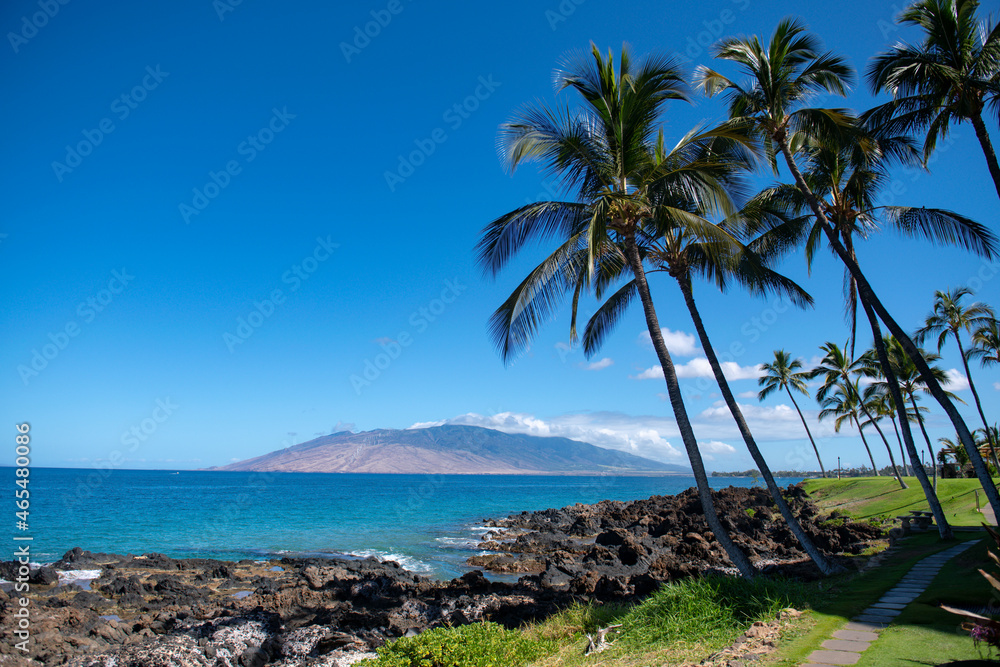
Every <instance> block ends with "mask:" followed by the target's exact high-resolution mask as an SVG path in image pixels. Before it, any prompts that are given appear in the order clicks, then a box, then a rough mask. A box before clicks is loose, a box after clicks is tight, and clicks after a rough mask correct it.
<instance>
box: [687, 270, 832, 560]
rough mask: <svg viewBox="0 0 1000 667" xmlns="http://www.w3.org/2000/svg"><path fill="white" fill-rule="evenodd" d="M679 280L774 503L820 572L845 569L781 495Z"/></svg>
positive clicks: (690, 295) (690, 296) (714, 370)
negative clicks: (818, 544) (828, 554)
mask: <svg viewBox="0 0 1000 667" xmlns="http://www.w3.org/2000/svg"><path fill="white" fill-rule="evenodd" d="M677 283H678V284H679V285H680V288H681V292H682V293H683V294H684V303H685V304H687V307H688V312H690V313H691V320H692V321H693V322H694V328H695V329H696V330H697V331H698V339H699V340H700V341H701V347H702V349H704V350H705V356H706V357H707V358H708V363H709V365H710V366H711V367H712V373H714V374H715V381H716V383H718V385H719V390H720V391H721V392H722V397H723V398H724V399H725V401H726V405H727V406H729V412H730V413H732V415H733V419H735V420H736V427H737V428H738V429H739V430H740V434H741V435H742V436H743V441H744V442H745V443H746V445H747V449H748V450H749V451H750V456H751V458H753V462H754V463H756V464H757V469H758V470H760V474H761V476H763V478H764V483H765V484H766V485H767V490H768V491H769V492H770V494H771V498H772V499H774V503H775V505H777V506H778V511H780V512H781V516H782V517H783V518H784V519H785V523H786V524H788V527H789V528H790V529H791V531H792V534H793V535H795V539H797V540H798V541H799V544H800V545H802V549H803V550H804V551H805V552H806V553H807V554H808V555H809V558H810V559H812V561H813V562H814V563H816V567H818V568H819V569H820V572H822V573H823V574H832V573H834V572H843V571H845V570H844V568H842V567H837V566H835V565H833V564H832V563H830V562H829V561H828V560H827V559H826V558H825V557H824V556H823V554H822V552H820V550H819V549H818V548H817V547H816V545H815V544H814V543H813V541H812V540H811V539H809V536H808V535H807V534H806V532H805V531H804V530H802V525H801V524H800V523H799V520H798V519H797V518H796V517H795V515H794V514H793V513H792V508H791V507H789V506H788V502H787V501H786V500H785V499H784V497H783V496H782V495H781V489H780V488H778V485H777V483H776V482H775V481H774V475H772V474H771V469H770V467H768V465H767V461H766V460H765V459H764V456H763V454H761V453H760V449H759V448H758V447H757V442H756V441H755V440H754V437H753V434H752V433H751V432H750V427H749V426H747V423H746V420H745V419H743V412H742V411H741V410H740V406H739V404H737V402H736V397H735V396H733V392H732V390H731V389H730V388H729V382H727V381H726V376H725V374H724V373H723V372H722V365H721V364H719V358H718V357H717V356H716V354H715V348H713V347H712V341H711V340H709V338H708V332H707V331H706V330H705V324H704V323H703V322H702V320H701V314H700V313H699V312H698V308H697V306H695V303H694V294H693V293H692V291H691V281H690V280H689V279H688V278H687V277H681V278H677ZM817 456H818V455H817Z"/></svg>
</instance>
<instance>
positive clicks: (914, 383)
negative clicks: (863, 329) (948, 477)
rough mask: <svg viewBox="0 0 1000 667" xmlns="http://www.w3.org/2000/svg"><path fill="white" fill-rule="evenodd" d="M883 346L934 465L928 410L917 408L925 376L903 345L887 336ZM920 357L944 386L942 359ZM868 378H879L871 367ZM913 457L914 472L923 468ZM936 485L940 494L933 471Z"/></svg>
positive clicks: (931, 499)
mask: <svg viewBox="0 0 1000 667" xmlns="http://www.w3.org/2000/svg"><path fill="white" fill-rule="evenodd" d="M883 345H884V347H885V349H886V351H887V355H888V358H889V366H890V368H891V369H892V372H893V375H894V376H895V377H896V380H897V382H898V387H899V389H900V390H901V392H902V393H903V394H904V395H905V396H906V398H907V399H909V402H910V407H909V408H907V409H906V411H905V412H906V414H907V415H908V418H909V419H910V420H912V421H916V422H917V425H918V426H919V427H920V432H921V433H922V434H923V436H924V441H925V442H926V443H927V450H928V451H929V452H930V455H931V463H932V464H933V462H934V458H935V454H934V446H933V445H932V444H931V439H930V436H929V435H928V434H927V426H926V423H925V422H924V418H923V413H924V412H927V408H925V407H923V406H920V405H918V401H917V397H918V394H919V393H925V392H927V384H926V383H925V382H924V376H923V375H922V374H921V373H920V371H918V370H917V366H916V364H914V363H913V359H912V358H911V357H910V356H909V355H908V354H906V352H905V351H904V350H903V346H902V345H900V343H899V341H898V340H896V339H895V338H894V337H892V336H887V337H886V338H885V339H884V340H883ZM920 354H921V357H922V358H923V359H924V360H925V362H926V363H927V365H928V366H929V367H930V369H931V372H932V373H933V374H934V377H935V379H936V380H937V381H938V382H942V383H943V382H945V381H946V379H947V376H948V374H947V373H945V371H944V370H943V369H942V368H941V367H940V366H937V365H935V364H937V362H938V361H940V360H941V356H940V355H938V354H935V353H933V352H929V351H926V350H924V349H922V348H921V350H920ZM868 374H869V375H871V376H875V375H876V374H874V373H872V371H871V366H869V370H868ZM871 390H872V391H873V392H877V393H882V394H886V393H888V391H889V388H888V382H886V381H885V380H882V381H878V380H876V381H875V382H873V383H872V385H871ZM948 397H949V398H950V399H951V400H955V401H959V402H962V399H960V398H959V397H958V396H956V395H955V394H953V393H951V392H948ZM914 456H915V454H911V457H910V458H911V460H912V461H913V464H914V468H916V466H918V465H920V462H919V459H918V458H914ZM921 468H922V466H921ZM933 483H934V490H937V468H934V470H933ZM927 500H928V503H930V504H931V509H932V510H934V506H935V504H937V503H938V500H937V496H936V495H933V496H928V499H927ZM935 521H938V522H939V523H938V528H939V530H940V529H941V527H942V524H941V523H940V520H939V519H937V517H936V515H935ZM943 525H947V524H943ZM949 530H950V529H949ZM944 537H945V536H944V535H943V534H942V538H944Z"/></svg>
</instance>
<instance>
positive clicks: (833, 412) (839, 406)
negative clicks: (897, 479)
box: [817, 381, 879, 477]
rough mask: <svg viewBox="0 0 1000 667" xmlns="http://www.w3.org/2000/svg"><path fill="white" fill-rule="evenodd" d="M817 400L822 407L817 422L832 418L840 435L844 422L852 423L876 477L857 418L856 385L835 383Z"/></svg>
mask: <svg viewBox="0 0 1000 667" xmlns="http://www.w3.org/2000/svg"><path fill="white" fill-rule="evenodd" d="M830 390H832V391H830ZM817 400H819V401H820V405H821V406H822V407H823V409H822V410H820V411H819V420H820V421H823V420H824V419H826V418H827V417H834V418H835V419H834V422H833V428H834V430H835V431H836V432H837V433H840V429H841V428H842V427H843V425H844V424H845V423H846V422H848V421H852V422H854V426H855V427H856V428H857V429H858V433H859V434H860V435H861V442H862V444H863V445H864V446H865V451H866V452H868V460H869V461H871V462H872V471H873V472H874V474H875V476H876V477H878V476H879V473H878V466H877V465H875V457H874V456H872V450H871V447H869V446H868V439H867V438H865V430H864V429H863V428H861V421H860V419H859V418H858V413H859V406H860V404H861V400H860V394H859V393H858V387H857V385H856V384H855V383H854V382H847V383H844V382H843V381H837V382H836V383H834V384H833V385H831V386H830V387H828V388H827V393H825V394H824V395H823V397H822V399H820V398H819V396H818V395H817Z"/></svg>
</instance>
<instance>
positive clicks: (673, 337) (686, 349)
mask: <svg viewBox="0 0 1000 667" xmlns="http://www.w3.org/2000/svg"><path fill="white" fill-rule="evenodd" d="M660 335H661V336H663V342H664V343H665V344H666V345H667V350H669V351H670V354H671V356H678V357H693V356H694V355H696V354H698V350H699V348H698V339H697V338H695V337H694V335H693V334H688V333H684V332H683V331H671V330H670V329H664V328H661V329H660ZM639 341H640V342H641V343H642V344H643V345H646V346H647V347H649V348H652V347H653V339H652V338H651V337H650V335H649V332H648V331H643V332H642V333H641V334H639Z"/></svg>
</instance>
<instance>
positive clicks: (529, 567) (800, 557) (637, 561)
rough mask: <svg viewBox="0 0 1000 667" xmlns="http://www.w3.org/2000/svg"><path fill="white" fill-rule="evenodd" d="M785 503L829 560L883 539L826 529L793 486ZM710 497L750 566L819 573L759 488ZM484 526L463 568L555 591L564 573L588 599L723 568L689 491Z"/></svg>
mask: <svg viewBox="0 0 1000 667" xmlns="http://www.w3.org/2000/svg"><path fill="white" fill-rule="evenodd" d="M784 496H785V498H786V499H787V500H788V502H789V504H790V506H791V507H792V511H793V512H794V513H795V514H796V516H798V518H799V520H800V522H801V523H802V525H803V529H804V530H805V531H806V533H807V534H808V535H809V536H810V537H812V539H813V541H814V542H815V543H816V545H817V546H818V547H819V548H820V549H822V550H823V551H824V552H825V553H826V555H827V556H829V557H832V558H836V557H837V556H838V555H840V554H858V553H861V552H862V551H863V550H864V549H865V548H867V547H868V546H870V544H871V542H872V541H873V540H877V539H880V538H881V537H882V530H881V529H880V528H878V527H875V526H871V525H869V524H867V523H854V522H850V521H839V522H834V523H833V524H830V523H826V522H825V521H824V520H823V519H822V518H821V517H820V516H819V512H818V510H817V509H816V507H815V505H813V504H812V503H811V502H810V501H809V499H808V496H807V494H806V493H805V492H804V491H803V490H802V489H801V488H800V487H796V486H790V487H788V489H786V490H785V491H784ZM713 498H714V499H715V505H716V509H717V511H718V513H719V518H720V521H721V523H722V525H723V527H725V528H726V529H727V531H728V532H729V534H730V535H731V536H732V538H733V541H734V542H735V543H736V544H737V545H738V546H739V547H740V548H742V549H743V550H744V551H745V552H747V553H748V554H749V555H750V556H751V559H752V560H754V561H756V562H757V565H758V567H760V568H762V569H764V568H766V569H767V570H768V571H774V570H782V569H784V570H786V571H788V572H792V571H794V573H795V575H796V576H809V577H815V576H818V574H819V572H818V571H817V570H816V569H815V567H814V566H813V565H812V563H811V561H808V560H807V558H806V554H805V553H804V552H803V551H802V550H801V548H800V545H799V544H798V542H797V541H796V540H795V538H794V536H793V535H792V532H791V531H790V530H789V529H788V527H787V525H785V523H784V520H783V519H782V517H781V515H780V513H779V512H778V511H777V508H776V507H775V505H774V503H773V501H772V499H771V497H770V494H769V493H768V492H767V491H766V490H765V489H759V488H737V487H729V488H726V489H722V490H720V491H714V492H713ZM486 525H488V526H491V527H494V528H497V529H498V530H495V531H491V532H490V533H488V534H487V536H486V537H487V538H488V539H487V540H486V541H484V542H482V543H481V544H480V545H479V548H480V549H483V550H486V551H487V552H493V553H486V554H482V555H478V556H475V557H473V558H472V559H470V560H469V563H470V564H471V565H475V566H477V567H483V568H485V569H486V570H489V571H493V572H528V573H531V574H537V575H540V577H538V578H537V579H532V582H537V584H538V585H540V586H542V587H550V588H553V589H559V590H561V589H563V588H567V582H566V580H565V576H560V574H559V571H562V572H571V573H574V574H573V575H572V577H571V578H570V581H569V583H568V588H569V589H571V590H574V591H580V592H581V593H584V594H587V595H590V596H592V597H598V598H612V599H614V598H619V597H630V596H637V595H644V594H646V593H648V592H649V591H651V590H654V589H655V588H656V586H658V585H659V584H660V583H662V582H666V581H670V580H672V579H677V578H680V577H686V576H690V575H692V574H695V573H698V572H704V571H706V570H709V569H712V570H723V571H731V569H732V564H731V563H730V561H729V559H728V557H727V556H726V555H725V552H724V551H723V550H722V548H721V546H720V545H719V544H718V543H717V542H716V540H715V535H714V534H713V533H712V531H711V530H710V529H709V527H708V524H707V522H706V521H705V517H704V514H703V512H702V509H701V502H700V499H699V497H698V494H697V490H696V489H688V490H687V491H684V492H683V493H679V494H677V495H676V496H653V497H651V498H648V499H645V500H635V501H631V502H622V501H607V500H605V501H601V502H598V503H595V504H593V505H582V504H576V505H573V506H570V507H563V508H560V509H547V510H543V511H540V512H521V513H520V514H515V515H512V516H509V517H506V518H504V519H498V520H490V521H487V522H486ZM552 562H556V563H558V564H559V568H558V570H559V571H557V570H556V569H553V568H552V566H551V565H550V563H552ZM581 573H583V574H581Z"/></svg>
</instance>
